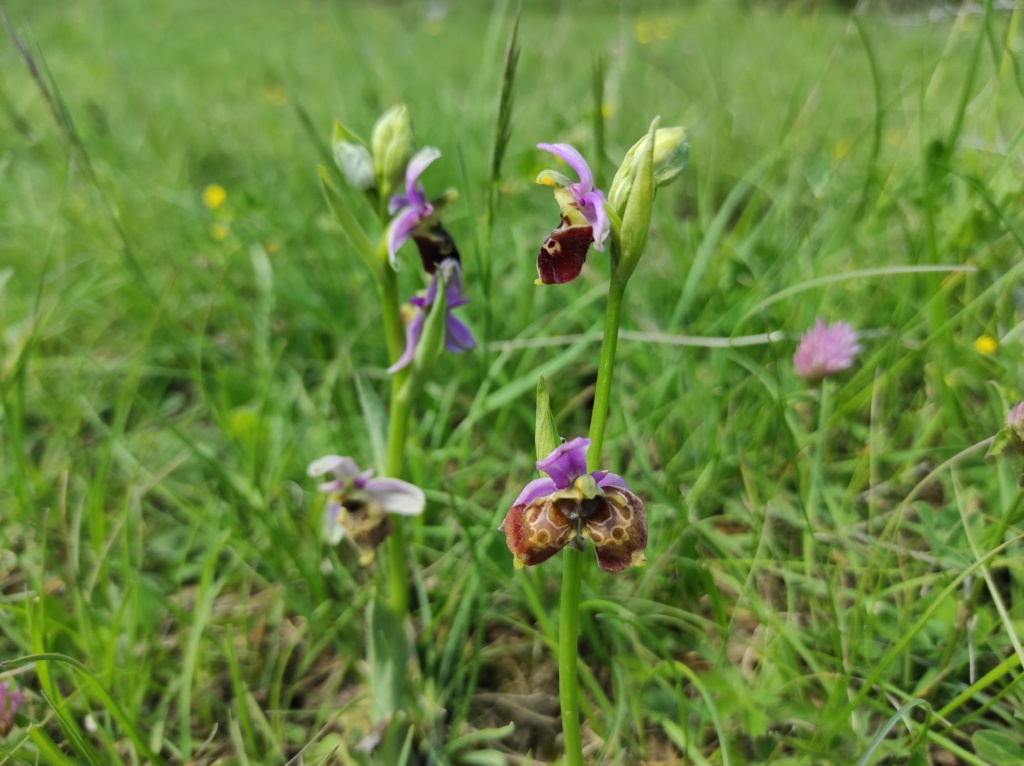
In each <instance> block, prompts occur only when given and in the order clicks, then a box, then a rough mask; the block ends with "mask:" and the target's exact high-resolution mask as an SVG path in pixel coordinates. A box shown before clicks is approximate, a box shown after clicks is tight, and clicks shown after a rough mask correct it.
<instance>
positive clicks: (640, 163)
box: [613, 117, 660, 282]
mask: <svg viewBox="0 0 1024 766" xmlns="http://www.w3.org/2000/svg"><path fill="white" fill-rule="evenodd" d="M659 120H660V118H659V117H655V118H654V121H653V122H651V127H650V129H649V130H648V131H647V136H646V137H644V138H643V139H641V140H640V141H638V142H637V143H636V145H635V146H634V147H633V148H632V149H630V150H629V154H627V155H626V161H625V162H623V164H622V167H620V168H619V173H616V175H615V177H616V179H618V178H619V174H620V173H623V169H622V168H623V167H626V165H627V163H628V168H627V170H626V171H625V174H626V175H628V176H629V177H630V181H629V189H628V192H626V194H625V197H624V199H623V200H622V209H621V213H620V215H621V216H622V226H621V228H620V229H619V261H618V265H617V266H616V275H617V276H618V278H619V280H620V281H622V282H625V281H626V280H627V279H629V277H630V275H631V274H632V273H633V269H635V268H636V264H637V262H639V260H640V256H641V255H643V253H644V247H645V246H646V245H647V230H648V229H649V228H650V227H651V208H652V206H653V204H654V146H655V141H654V135H655V131H656V130H657V127H658V121H659ZM630 154H632V155H633V156H632V159H630ZM613 183H614V181H613ZM616 212H619V209H616Z"/></svg>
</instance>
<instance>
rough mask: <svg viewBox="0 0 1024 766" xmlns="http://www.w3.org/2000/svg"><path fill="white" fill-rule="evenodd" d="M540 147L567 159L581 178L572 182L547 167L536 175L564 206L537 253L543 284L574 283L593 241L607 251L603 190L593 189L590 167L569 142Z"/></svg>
mask: <svg viewBox="0 0 1024 766" xmlns="http://www.w3.org/2000/svg"><path fill="white" fill-rule="evenodd" d="M537 148H538V149H543V150H544V151H546V152H551V153H552V154H554V155H555V156H556V157H559V158H561V159H563V160H565V162H566V163H567V164H568V165H569V167H571V168H572V169H573V170H575V171H576V175H577V176H579V179H580V180H579V182H578V183H573V182H572V181H571V180H570V179H569V178H567V177H566V176H564V175H562V174H561V173H558V172H557V171H554V170H545V171H544V172H542V173H541V174H540V175H539V176H538V177H537V183H541V184H544V185H545V186H554V187H555V200H556V201H557V202H558V205H559V207H560V208H561V209H562V220H561V222H560V223H559V224H558V227H557V228H556V229H555V230H554V231H552V232H551V234H550V235H549V236H548V238H547V239H546V240H545V241H544V244H543V245H541V248H540V253H539V254H538V255H537V273H538V274H539V275H540V283H541V284H545V285H552V284H561V283H563V282H571V281H572V280H574V279H576V277H578V276H579V275H580V271H582V270H583V264H584V263H585V262H586V260H587V250H588V249H589V248H590V243H591V242H593V243H594V247H595V249H597V250H604V242H605V240H606V239H608V234H609V233H610V231H611V226H610V224H609V222H608V213H607V212H606V211H605V207H604V206H605V197H604V192H603V191H601V190H600V189H595V188H594V174H593V173H592V172H590V166H589V165H588V164H587V161H586V160H585V159H583V155H582V154H580V153H579V152H578V151H576V149H574V148H573V147H572V146H570V145H569V144H537Z"/></svg>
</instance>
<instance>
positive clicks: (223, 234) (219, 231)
mask: <svg viewBox="0 0 1024 766" xmlns="http://www.w3.org/2000/svg"><path fill="white" fill-rule="evenodd" d="M209 231H210V239H213V240H216V241H217V242H223V241H224V240H225V239H227V238H228V234H229V233H230V231H231V230H230V229H229V228H228V225H227V224H226V223H212V224H210V229H209Z"/></svg>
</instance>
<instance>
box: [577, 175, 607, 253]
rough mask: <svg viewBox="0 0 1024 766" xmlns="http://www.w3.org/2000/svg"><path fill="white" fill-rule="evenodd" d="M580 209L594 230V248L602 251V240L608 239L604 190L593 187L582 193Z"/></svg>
mask: <svg viewBox="0 0 1024 766" xmlns="http://www.w3.org/2000/svg"><path fill="white" fill-rule="evenodd" d="M580 210H582V211H583V215H584V217H585V218H586V219H587V223H589V224H590V226H591V228H593V230H594V249H595V250H602V251H603V250H604V241H605V240H606V239H608V233H609V230H610V226H609V224H608V213H606V212H605V209H604V192H602V191H601V190H600V189H595V190H594V191H592V192H588V193H587V194H584V195H583V197H582V198H581V199H580Z"/></svg>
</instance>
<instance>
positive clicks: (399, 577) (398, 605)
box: [378, 238, 409, 619]
mask: <svg viewBox="0 0 1024 766" xmlns="http://www.w3.org/2000/svg"><path fill="white" fill-rule="evenodd" d="M378 256H379V258H380V260H381V262H382V263H383V268H382V269H381V272H380V279H379V280H378V290H379V293H380V303H381V311H382V314H383V321H384V336H385V340H386V342H387V347H388V359H390V360H391V361H392V362H394V361H396V360H397V359H398V358H399V357H400V356H401V355H402V351H403V349H404V347H405V329H404V327H403V325H402V314H401V310H400V304H399V300H398V275H397V274H396V273H395V272H394V270H392V269H391V267H390V266H389V265H388V263H387V245H386V242H385V241H384V240H383V238H382V239H381V244H380V249H379V252H378ZM408 375H409V371H408V370H406V369H402V370H398V371H397V372H395V373H394V374H393V375H392V376H391V399H390V405H389V407H388V418H389V419H388V445H387V462H386V464H385V465H384V472H385V474H386V475H387V476H390V477H391V478H393V479H400V478H402V472H403V471H404V470H405V438H406V434H407V432H408V427H409V400H408V398H407V397H403V396H401V391H402V387H403V386H404V385H405V380H406V378H407V377H408ZM404 521H405V519H403V518H402V517H401V516H398V515H395V514H392V515H391V524H392V530H391V534H390V535H389V536H388V580H389V586H388V591H389V595H390V597H391V607H392V609H393V610H394V612H395V614H396V615H397V616H398V617H399V619H402V618H404V617H405V614H406V612H407V611H408V609H409V590H408V588H409V573H408V572H407V571H406V566H405V532H404V530H403V528H402V527H403V522H404Z"/></svg>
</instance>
